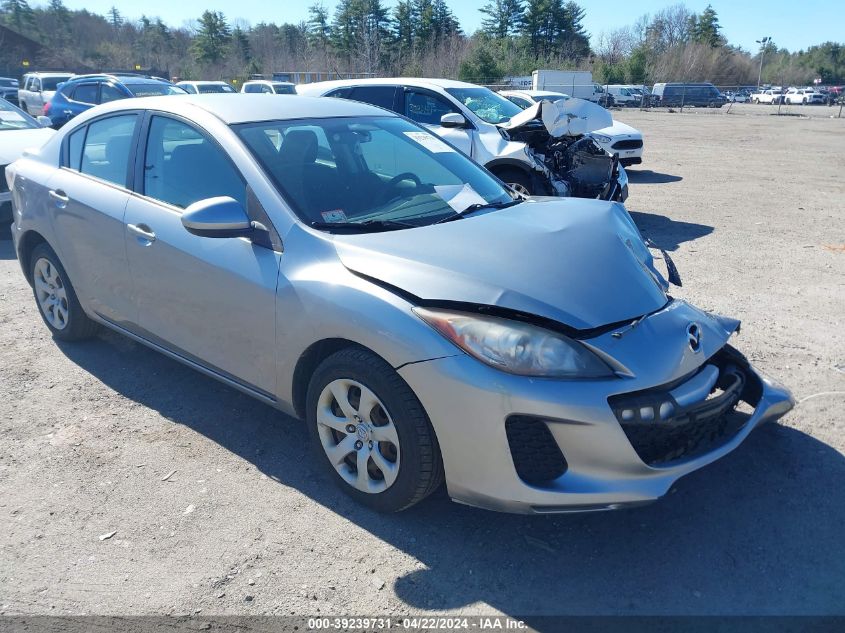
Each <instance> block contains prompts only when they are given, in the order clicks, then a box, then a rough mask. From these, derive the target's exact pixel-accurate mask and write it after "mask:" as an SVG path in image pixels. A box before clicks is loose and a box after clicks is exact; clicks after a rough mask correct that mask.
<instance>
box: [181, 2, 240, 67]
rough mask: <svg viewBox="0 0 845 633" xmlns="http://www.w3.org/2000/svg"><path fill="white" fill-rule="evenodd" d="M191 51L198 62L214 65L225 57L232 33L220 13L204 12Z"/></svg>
mask: <svg viewBox="0 0 845 633" xmlns="http://www.w3.org/2000/svg"><path fill="white" fill-rule="evenodd" d="M199 22H200V27H199V31H197V34H196V37H195V38H194V42H193V45H192V46H191V50H192V52H193V54H194V58H195V59H196V60H197V61H198V62H205V63H216V62H219V61H220V60H222V59H223V58H224V57H225V55H226V49H227V48H228V46H229V42H230V41H231V39H232V31H231V29H230V28H229V25H228V24H227V23H226V18H225V16H224V15H223V13H222V12H220V11H205V12H204V13H203V14H202V17H201V18H200V21H199Z"/></svg>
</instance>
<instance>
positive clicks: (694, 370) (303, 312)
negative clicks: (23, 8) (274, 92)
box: [6, 95, 792, 513]
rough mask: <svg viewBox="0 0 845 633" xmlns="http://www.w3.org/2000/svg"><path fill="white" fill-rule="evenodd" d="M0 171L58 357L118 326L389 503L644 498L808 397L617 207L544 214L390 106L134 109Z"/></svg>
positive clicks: (542, 506)
mask: <svg viewBox="0 0 845 633" xmlns="http://www.w3.org/2000/svg"><path fill="white" fill-rule="evenodd" d="M6 177H7V180H8V182H9V184H10V186H11V188H12V192H13V198H14V203H15V209H16V212H15V222H14V225H13V227H12V234H13V239H14V242H15V247H16V250H17V254H18V258H19V259H20V261H21V264H22V266H23V272H24V274H25V275H26V278H27V280H28V281H29V282H30V284H32V288H33V292H34V296H35V301H36V303H37V305H38V309H39V310H40V312H41V316H42V317H43V319H44V322H45V323H46V325H47V327H48V328H49V330H50V331H51V332H52V334H53V335H54V336H55V337H56V338H57V339H62V340H76V339H83V338H86V337H90V336H92V335H93V334H95V333H96V331H97V329H98V328H99V327H107V328H110V329H112V330H116V331H117V332H120V333H122V334H125V335H126V336H128V337H131V338H133V339H134V340H136V341H139V342H141V343H143V344H145V345H148V346H150V347H152V348H153V349H156V350H159V351H160V352H162V353H164V354H167V355H168V356H170V357H172V358H174V359H177V360H179V361H181V362H183V363H185V364H187V365H189V366H191V367H193V368H195V369H197V370H199V371H201V372H204V373H206V374H208V375H209V376H212V377H214V378H216V379H217V380H220V381H222V382H223V383H225V384H227V385H229V386H231V387H234V388H236V389H240V390H241V391H244V392H246V393H248V394H250V395H251V396H253V397H255V398H257V399H259V400H261V401H263V402H265V403H267V404H270V405H272V406H275V407H278V408H279V409H281V410H282V411H284V412H286V413H289V414H292V415H295V416H297V417H300V418H303V419H304V420H305V421H306V425H307V428H308V433H309V434H310V436H311V441H312V442H313V445H314V449H315V456H316V458H317V459H318V460H319V462H320V463H321V464H322V466H323V467H324V468H325V471H326V472H327V473H328V474H329V476H331V477H332V478H333V479H334V480H335V481H336V482H337V483H338V484H339V485H340V486H341V487H342V488H343V489H344V490H345V491H346V492H348V493H349V494H350V495H352V496H353V497H354V498H355V499H357V500H359V501H360V502H362V503H364V504H367V505H369V506H370V507H373V508H376V509H378V510H383V511H395V510H400V509H402V508H406V507H408V506H410V505H412V504H414V503H416V502H418V501H420V500H421V499H423V498H424V497H426V496H427V495H428V494H429V493H431V492H432V491H433V490H435V489H436V488H437V487H438V486H439V485H440V484H441V482H443V480H444V478H445V481H446V485H447V487H448V491H449V494H450V495H451V496H452V497H453V498H454V499H456V500H459V501H461V502H464V503H468V504H471V505H475V506H481V507H486V508H492V509H497V510H507V511H514V512H528V513H540V512H566V511H573V510H596V509H607V508H618V507H623V506H629V505H636V504H641V503H644V502H648V501H652V500H654V499H656V498H658V497H660V496H661V495H663V494H665V493H666V492H667V491H668V490H669V488H670V486H671V485H672V483H673V482H674V481H675V480H677V479H678V478H679V477H681V476H683V475H685V474H687V473H689V472H692V471H693V470H696V469H698V468H700V467H702V466H704V465H706V464H709V463H710V462H712V461H713V460H715V459H717V458H719V457H721V456H723V455H725V454H727V453H729V452H730V451H732V450H733V449H734V448H736V447H737V446H738V445H739V444H740V443H741V442H742V441H743V440H744V439H745V438H746V437H747V436H748V434H749V433H751V431H752V430H753V429H754V428H756V427H757V426H759V425H761V424H763V423H765V422H768V421H770V420H774V419H777V418H778V417H780V416H782V415H783V414H785V413H786V412H787V411H789V409H790V408H791V406H792V399H791V397H790V395H789V392H788V391H786V390H785V389H784V388H782V387H780V386H778V385H777V384H776V383H774V382H773V381H771V380H770V379H768V378H765V377H763V376H762V375H760V374H758V373H757V372H756V371H755V370H754V369H753V368H752V367H751V365H750V364H749V363H748V361H746V359H745V358H744V357H743V356H742V354H740V353H739V352H738V351H736V350H735V349H734V348H733V347H731V345H730V344H729V339H731V338H732V336H733V335H734V334H736V333H737V331H738V328H739V322H738V321H736V320H734V319H729V318H725V317H720V316H715V315H712V314H709V313H707V312H704V311H702V310H699V309H697V308H695V307H693V306H692V305H690V304H688V303H686V302H684V301H679V300H676V299H673V298H671V297H670V296H668V295H667V293H666V291H667V290H668V284H667V282H666V281H665V279H664V278H663V276H662V275H661V273H660V271H659V270H658V269H657V268H656V267H655V264H654V261H653V259H652V256H651V254H650V252H649V250H648V248H647V247H646V245H645V243H644V242H643V240H642V238H641V237H640V234H639V232H638V231H637V228H636V226H635V225H634V224H633V222H632V221H631V218H630V216H629V215H628V213H627V212H626V211H625V209H624V207H623V206H622V205H621V204H618V203H614V202H606V201H601V200H582V199H576V198H544V199H532V200H524V199H522V198H521V197H518V196H515V195H512V192H511V191H510V190H508V189H506V188H505V187H504V186H503V185H502V184H501V182H500V181H499V180H498V179H496V178H494V177H493V176H492V175H491V174H490V172H488V171H486V170H485V169H484V168H482V167H480V166H479V165H477V164H476V163H474V162H473V161H471V160H470V159H469V158H467V157H466V156H464V155H463V154H462V153H460V152H458V151H456V150H455V149H454V148H453V147H452V146H451V145H449V144H447V143H445V142H444V141H443V140H441V139H440V138H438V137H437V136H435V135H433V134H431V133H430V132H428V131H427V130H426V129H425V128H422V127H420V126H418V125H416V124H415V123H413V122H411V121H409V120H407V119H405V118H403V117H400V116H397V115H395V114H392V113H389V112H386V111H385V110H382V109H380V108H375V107H372V106H368V105H365V104H361V103H355V102H352V101H343V100H337V99H309V98H305V97H303V98H292V99H280V100H277V99H268V98H267V97H265V96H263V95H237V96H231V95H184V96H174V97H161V98H159V97H151V98H148V99H143V100H141V99H137V100H136V99H125V100H121V101H116V102H112V103H109V104H104V105H100V106H97V107H94V108H92V109H91V110H89V111H87V112H85V113H83V114H81V115H79V116H78V117H76V118H75V119H73V120H72V121H71V122H70V123H69V124H68V125H66V126H64V127H63V128H62V129H61V130H60V131H59V132H58V133H57V134H56V135H55V136H54V137H53V139H52V140H50V141H48V142H47V144H46V145H45V146H44V147H43V148H42V149H41V150H40V151H39V152H38V153H34V154H29V155H27V156H25V157H24V158H22V159H20V160H18V161H17V162H15V163H13V164H12V165H11V166H10V167H9V168H8V169H7V170H6ZM740 403H745V404H744V405H743V406H742V407H740ZM750 466H751V465H749V467H750Z"/></svg>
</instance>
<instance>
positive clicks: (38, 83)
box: [18, 72, 73, 116]
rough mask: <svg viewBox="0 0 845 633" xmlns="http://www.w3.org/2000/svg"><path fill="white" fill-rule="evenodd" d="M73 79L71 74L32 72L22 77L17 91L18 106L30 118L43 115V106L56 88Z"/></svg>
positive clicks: (48, 101)
mask: <svg viewBox="0 0 845 633" xmlns="http://www.w3.org/2000/svg"><path fill="white" fill-rule="evenodd" d="M71 77H73V73H59V72H55V73H53V72H34V73H27V74H25V75H24V76H23V83H22V84H21V87H20V89H19V90H18V105H19V106H20V109H21V110H23V111H24V112H27V113H29V114H31V115H32V116H38V115H40V114H43V113H44V106H45V105H46V104H48V103H50V99H52V98H53V95H54V94H56V88H57V87H58V85H59V84H60V83H62V82H64V81H67V80H68V79H70V78H71Z"/></svg>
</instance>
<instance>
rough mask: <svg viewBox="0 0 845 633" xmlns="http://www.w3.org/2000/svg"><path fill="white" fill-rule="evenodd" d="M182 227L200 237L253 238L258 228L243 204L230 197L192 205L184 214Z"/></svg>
mask: <svg viewBox="0 0 845 633" xmlns="http://www.w3.org/2000/svg"><path fill="white" fill-rule="evenodd" d="M182 226H184V227H185V229H187V231H188V233H191V234H193V235H198V236H200V237H251V236H252V234H253V232H254V231H255V230H256V229H257V228H258V227H257V226H256V223H253V222H251V221H250V219H249V216H247V214H246V211H244V208H243V206H242V205H241V203H240V202H238V201H237V200H235V199H234V198H230V197H228V196H221V197H219V198H208V199H206V200H200V201H198V202H195V203H194V204H192V205H190V206H189V207H188V208H187V209H185V212H184V213H183V214H182Z"/></svg>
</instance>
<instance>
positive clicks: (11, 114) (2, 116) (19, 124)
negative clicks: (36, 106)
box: [0, 99, 39, 132]
mask: <svg viewBox="0 0 845 633" xmlns="http://www.w3.org/2000/svg"><path fill="white" fill-rule="evenodd" d="M37 127H39V126H38V123H36V121H35V119H33V118H32V117H30V116H27V115H26V114H24V113H23V112H21V111H20V110H18V109H17V108H16V107H15V106H13V105H12V104H11V103H9V102H8V101H6V100H5V99H0V132H2V131H6V130H31V129H33V128H37Z"/></svg>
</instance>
